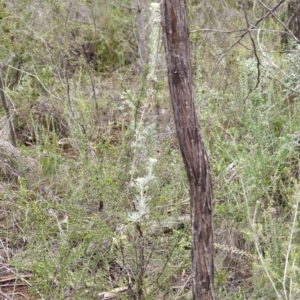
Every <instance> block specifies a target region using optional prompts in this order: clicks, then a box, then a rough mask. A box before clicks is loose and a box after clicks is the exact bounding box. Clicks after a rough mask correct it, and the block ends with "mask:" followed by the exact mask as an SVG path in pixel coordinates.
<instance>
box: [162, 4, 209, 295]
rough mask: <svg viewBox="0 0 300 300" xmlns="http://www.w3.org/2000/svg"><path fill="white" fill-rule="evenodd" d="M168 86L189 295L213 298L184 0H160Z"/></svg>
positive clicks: (205, 164)
mask: <svg viewBox="0 0 300 300" xmlns="http://www.w3.org/2000/svg"><path fill="white" fill-rule="evenodd" d="M161 9H162V26H163V38H164V45H165V51H166V60H167V68H168V80H169V89H170V94H171V101H172V107H173V113H174V119H175V125H176V131H177V136H178V139H179V145H180V150H181V153H182V156H183V160H184V163H185V167H186V170H187V174H188V180H189V186H190V203H191V222H192V283H193V298H194V299H195V300H196V299H197V300H199V299H204V300H211V299H214V296H213V281H214V266H213V224H212V186H211V177H210V169H209V160H208V156H207V153H206V151H205V148H204V144H203V141H202V138H201V132H200V127H199V123H198V119H197V115H196V111H195V103H194V99H193V92H192V74H191V56H190V45H189V40H188V27H187V16H186V1H185V0H162V3H161Z"/></svg>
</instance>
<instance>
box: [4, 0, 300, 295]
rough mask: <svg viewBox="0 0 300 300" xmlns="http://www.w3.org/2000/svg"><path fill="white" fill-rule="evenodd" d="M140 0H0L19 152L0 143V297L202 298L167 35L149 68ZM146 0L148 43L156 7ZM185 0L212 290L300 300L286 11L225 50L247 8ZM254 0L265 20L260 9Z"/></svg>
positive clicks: (296, 57)
mask: <svg viewBox="0 0 300 300" xmlns="http://www.w3.org/2000/svg"><path fill="white" fill-rule="evenodd" d="M133 2H134V1H130V0H101V1H98V0H90V1H87V0H86V1H79V0H78V1H77V0H74V1H50V0H49V1H48V0H45V1H38V0H22V1H9V0H7V1H3V0H2V1H1V0H0V32H1V43H0V62H1V66H0V67H1V69H0V71H1V74H2V77H3V81H4V86H5V88H4V90H5V95H6V98H7V100H8V102H9V106H10V111H11V114H12V119H13V123H14V126H15V131H16V136H17V146H18V150H17V149H15V151H17V152H16V153H15V154H14V155H10V154H9V153H7V151H5V150H2V148H3V149H4V148H5V145H6V144H5V143H4V142H1V143H0V167H1V168H0V171H1V181H0V185H1V190H0V199H1V200H0V279H1V281H0V287H1V289H0V291H1V294H0V299H5V298H1V297H5V295H6V296H8V297H10V298H7V299H49V300H50V299H51V300H52V299H55V300H60V299H78V300H79V299H88V300H92V299H112V298H108V297H109V296H111V297H112V296H113V295H115V297H117V299H149V300H153V299H181V300H184V299H192V294H191V254H190V250H191V249H190V241H191V231H190V224H189V213H190V208H189V192H188V183H187V179H186V172H185V169H184V165H183V162H182V157H181V153H180V149H179V147H178V144H177V138H176V132H175V126H174V121H173V115H172V110H171V105H170V99H169V98H170V96H169V90H168V81H167V75H166V66H165V58H164V51H163V45H162V41H161V35H159V36H158V37H157V41H156V42H155V41H154V42H153V41H150V42H149V40H147V42H148V45H150V46H149V47H148V50H147V51H148V57H150V58H151V59H150V62H151V63H149V64H148V65H147V66H145V67H144V68H141V67H140V64H139V49H138V33H137V26H136V19H135V9H134V3H133ZM142 2H144V10H143V14H144V19H145V26H146V28H145V33H146V37H148V36H150V37H152V39H153V36H156V35H151V33H153V32H152V31H151V30H153V28H155V26H156V25H155V24H156V21H154V22H152V21H153V20H152V21H151V16H150V12H149V9H148V8H149V4H150V3H151V2H152V1H146V0H145V1H142ZM187 2H188V4H187V5H188V11H189V29H190V40H191V52H192V66H193V81H194V96H195V102H196V107H197V111H198V113H199V121H200V125H201V130H202V133H203V137H204V141H205V145H206V148H207V151H208V153H209V156H210V162H211V169H212V180H213V193H214V236H215V254H214V262H215V297H216V299H224V300H225V299H228V300H229V299H230V300H234V299H253V300H257V299H267V300H272V299H289V300H293V299H300V273H299V271H300V269H299V266H300V247H299V241H300V236H299V226H300V224H299V217H298V213H299V204H300V203H299V202H300V182H299V179H300V178H299V176H300V175H299V170H300V169H299V158H300V126H299V124H300V96H299V92H300V86H299V74H300V45H299V44H297V43H296V42H295V41H293V39H292V38H290V39H289V40H288V43H287V44H283V43H282V38H281V36H282V31H284V29H283V27H282V25H281V24H280V22H287V19H286V18H287V17H286V11H287V6H286V5H284V6H282V7H280V8H279V9H278V10H277V11H276V12H274V14H276V16H277V17H276V18H277V19H276V18H275V17H274V16H273V17H267V18H266V19H265V20H264V21H263V22H261V23H260V24H259V27H258V26H257V28H256V29H257V30H253V31H251V35H249V34H248V35H245V37H244V38H243V39H242V40H241V41H240V43H238V44H236V45H235V46H234V47H233V48H232V49H230V51H227V50H228V49H229V48H230V47H231V46H232V45H233V44H234V43H235V42H236V41H238V40H239V38H240V36H241V35H242V34H243V32H241V31H239V30H241V29H245V28H247V24H246V21H245V12H244V11H243V9H242V4H241V3H240V2H239V1H229V0H227V1H224V0H223V1H221V0H216V1H211V2H213V4H211V3H209V1H192V0H190V1H187ZM199 2H201V4H199ZM245 2H247V3H248V8H247V9H246V12H247V18H248V20H249V22H250V23H251V24H255V22H256V21H257V20H258V19H259V18H260V17H261V16H263V15H264V14H265V13H266V12H267V11H266V8H265V7H263V5H261V4H258V2H257V1H253V2H254V3H253V2H252V1H245ZM259 2H261V1H259ZM269 2H270V3H268V6H269V7H273V6H274V5H275V4H276V1H269ZM279 20H280V22H279ZM250 37H252V39H251V38H250ZM253 43H254V44H255V48H253ZM153 53H157V54H156V55H155V56H153ZM153 57H154V58H153ZM153 61H156V64H155V65H154V64H153ZM298 101H299V103H298ZM0 112H1V118H2V119H1V127H0V138H1V141H9V140H10V139H9V132H8V130H7V115H6V112H5V110H4V108H3V107H1V109H0ZM2 144H3V146H1V145H2ZM18 151H19V152H18ZM11 156H13V157H11ZM15 157H23V163H20V162H19V161H18V162H16V159H15Z"/></svg>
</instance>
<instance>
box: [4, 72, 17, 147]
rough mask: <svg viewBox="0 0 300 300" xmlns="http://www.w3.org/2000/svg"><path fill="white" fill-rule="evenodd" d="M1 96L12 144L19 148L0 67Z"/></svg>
mask: <svg viewBox="0 0 300 300" xmlns="http://www.w3.org/2000/svg"><path fill="white" fill-rule="evenodd" d="M0 96H1V102H2V105H3V107H4V110H5V114H6V118H7V122H8V126H9V131H10V138H11V143H12V145H13V146H15V147H17V138H16V132H15V127H14V124H13V121H12V116H11V113H10V110H9V106H8V104H7V100H6V96H5V92H4V83H3V79H2V67H1V66H0ZM5 126H6V125H5Z"/></svg>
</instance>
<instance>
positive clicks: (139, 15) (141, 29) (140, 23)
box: [134, 0, 147, 68]
mask: <svg viewBox="0 0 300 300" xmlns="http://www.w3.org/2000/svg"><path fill="white" fill-rule="evenodd" d="M134 6H135V11H136V12H135V13H136V22H137V27H138V35H139V51H140V57H141V66H142V68H143V67H144V65H145V64H146V63H147V57H146V38H145V26H144V19H143V11H142V4H141V0H134Z"/></svg>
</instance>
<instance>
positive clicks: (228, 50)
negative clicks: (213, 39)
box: [212, 0, 285, 75]
mask: <svg viewBox="0 0 300 300" xmlns="http://www.w3.org/2000/svg"><path fill="white" fill-rule="evenodd" d="M284 2H285V0H281V1H280V2H278V3H277V4H276V5H275V6H274V7H273V8H272V9H271V10H269V11H268V12H267V13H266V14H264V15H263V16H262V17H261V18H259V19H258V20H257V21H256V23H255V24H254V25H250V26H249V27H248V28H247V29H246V30H245V32H244V33H243V34H242V35H241V36H240V37H239V38H238V40H237V41H235V42H234V43H233V44H232V45H231V46H230V47H229V48H227V49H226V50H225V51H223V52H222V53H221V54H220V56H219V59H218V60H217V62H216V65H215V67H214V69H213V71H212V75H213V74H215V72H216V71H217V69H218V66H219V64H220V62H221V61H222V60H223V59H224V57H225V56H226V55H227V54H228V53H229V52H230V51H231V50H232V49H233V48H234V47H235V46H236V45H237V44H240V42H241V40H242V39H243V38H244V37H245V36H246V35H247V34H249V33H250V31H251V30H253V29H255V28H256V27H257V26H258V25H259V24H260V23H261V22H263V21H264V20H265V19H266V18H268V17H269V16H270V15H271V14H272V12H274V11H275V10H276V9H278V8H279V7H280V6H281V5H282V4H283V3H284Z"/></svg>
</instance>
